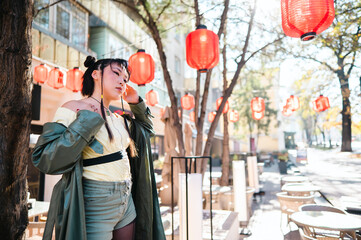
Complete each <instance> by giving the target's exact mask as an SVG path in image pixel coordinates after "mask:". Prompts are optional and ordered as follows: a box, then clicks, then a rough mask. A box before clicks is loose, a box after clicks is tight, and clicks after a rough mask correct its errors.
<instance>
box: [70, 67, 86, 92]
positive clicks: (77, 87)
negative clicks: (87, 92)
mask: <svg viewBox="0 0 361 240" xmlns="http://www.w3.org/2000/svg"><path fill="white" fill-rule="evenodd" d="M83 75H84V73H83V72H82V71H81V70H79V68H78V67H75V68H73V69H71V70H69V71H68V72H67V74H66V88H67V89H69V90H72V91H73V92H78V91H81V89H82V87H83Z"/></svg>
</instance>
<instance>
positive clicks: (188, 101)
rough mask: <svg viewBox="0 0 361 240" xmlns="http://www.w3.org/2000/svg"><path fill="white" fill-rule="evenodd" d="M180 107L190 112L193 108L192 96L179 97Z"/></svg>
mask: <svg viewBox="0 0 361 240" xmlns="http://www.w3.org/2000/svg"><path fill="white" fill-rule="evenodd" d="M181 105H182V108H183V109H184V110H191V109H192V108H194V106H195V101H194V97H193V95H191V94H189V93H187V94H186V95H184V96H183V97H181Z"/></svg>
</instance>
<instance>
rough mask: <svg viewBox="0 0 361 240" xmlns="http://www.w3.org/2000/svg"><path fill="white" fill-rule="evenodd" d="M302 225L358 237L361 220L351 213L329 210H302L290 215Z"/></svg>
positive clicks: (292, 219)
mask: <svg viewBox="0 0 361 240" xmlns="http://www.w3.org/2000/svg"><path fill="white" fill-rule="evenodd" d="M290 219H291V221H293V222H294V223H296V224H297V225H298V226H301V227H309V228H318V229H324V230H331V231H340V233H348V234H351V236H352V237H353V238H354V239H356V233H355V231H356V230H360V229H361V220H360V219H358V218H356V217H354V216H351V215H349V214H341V213H335V212H328V211H301V212H295V213H293V214H292V215H291V216H290Z"/></svg>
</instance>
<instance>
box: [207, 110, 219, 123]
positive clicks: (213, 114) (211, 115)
mask: <svg viewBox="0 0 361 240" xmlns="http://www.w3.org/2000/svg"><path fill="white" fill-rule="evenodd" d="M216 114H217V113H216V112H210V113H208V122H213V121H214V118H215V117H216Z"/></svg>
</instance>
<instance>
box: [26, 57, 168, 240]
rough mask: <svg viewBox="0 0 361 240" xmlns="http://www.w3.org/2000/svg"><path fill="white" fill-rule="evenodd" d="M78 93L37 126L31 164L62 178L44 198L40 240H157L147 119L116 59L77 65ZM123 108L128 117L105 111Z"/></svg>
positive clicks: (122, 64)
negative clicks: (80, 96)
mask: <svg viewBox="0 0 361 240" xmlns="http://www.w3.org/2000/svg"><path fill="white" fill-rule="evenodd" d="M84 65H85V67H87V70H86V71H85V73H84V76H83V88H82V94H83V96H85V98H83V99H81V100H74V101H69V102H67V103H65V104H64V105H63V106H62V107H60V108H59V109H58V110H57V112H56V114H55V117H54V120H53V122H51V123H46V124H45V125H44V129H43V134H42V135H41V136H40V137H39V140H38V142H37V144H36V146H35V149H34V152H33V155H32V156H33V162H34V165H35V166H36V167H38V168H39V170H40V171H42V172H44V173H47V174H63V176H62V179H61V180H60V181H59V182H58V183H57V184H56V185H55V187H54V189H53V194H52V197H51V203H50V209H49V213H48V220H47V223H46V227H45V231H44V239H51V237H52V234H53V228H54V226H55V235H56V239H67V240H68V239H76V240H79V239H88V240H92V239H94V240H95V239H97V240H98V239H102V240H108V239H109V240H110V239H114V240H116V239H122V240H128V239H129V240H133V239H147V240H148V239H154V240H158V239H165V236H164V230H163V226H162V221H161V217H160V211H159V203H158V198H157V193H156V189H155V180H154V173H153V166H152V160H151V159H150V156H151V154H149V153H150V143H149V138H150V137H151V136H152V134H153V128H152V126H153V125H152V121H151V119H150V117H151V114H150V111H149V108H147V107H146V105H145V103H144V102H143V100H142V99H141V98H140V97H139V96H138V94H137V92H136V90H135V89H133V88H132V87H131V86H129V85H127V84H126V83H127V82H128V80H129V74H130V73H129V71H128V68H127V62H126V61H125V60H122V59H101V60H98V61H95V58H94V57H91V56H88V57H87V59H86V61H85V62H84ZM117 100H121V101H122V103H123V100H125V101H126V102H128V104H129V105H130V108H131V110H132V112H133V114H134V117H135V118H131V117H129V116H128V115H123V116H120V115H117V114H114V113H112V112H111V111H110V110H109V105H110V103H111V102H112V101H117Z"/></svg>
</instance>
